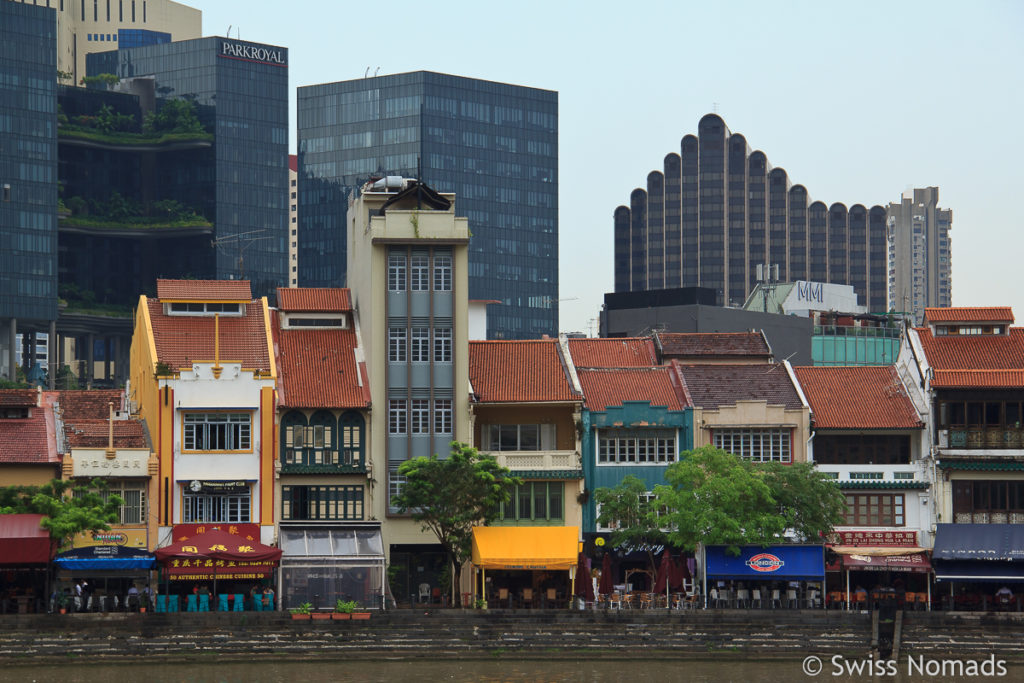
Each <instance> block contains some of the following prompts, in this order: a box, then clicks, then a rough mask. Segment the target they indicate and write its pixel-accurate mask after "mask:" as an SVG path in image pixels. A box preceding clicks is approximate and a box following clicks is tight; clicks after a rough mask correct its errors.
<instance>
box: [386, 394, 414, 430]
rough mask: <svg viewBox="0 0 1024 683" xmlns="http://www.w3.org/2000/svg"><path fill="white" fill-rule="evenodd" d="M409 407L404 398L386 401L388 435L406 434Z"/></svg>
mask: <svg viewBox="0 0 1024 683" xmlns="http://www.w3.org/2000/svg"><path fill="white" fill-rule="evenodd" d="M408 410H409V405H408V403H407V401H406V399H404V398H391V399H388V434H403V435H404V434H406V432H407V430H408Z"/></svg>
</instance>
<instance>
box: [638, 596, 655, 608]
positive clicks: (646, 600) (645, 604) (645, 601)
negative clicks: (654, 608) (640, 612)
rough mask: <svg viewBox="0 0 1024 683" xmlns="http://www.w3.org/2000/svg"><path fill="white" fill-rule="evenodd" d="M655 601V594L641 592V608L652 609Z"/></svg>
mask: <svg viewBox="0 0 1024 683" xmlns="http://www.w3.org/2000/svg"><path fill="white" fill-rule="evenodd" d="M653 603H654V596H653V595H652V594H651V593H641V594H640V609H650V608H651V605H652V604H653Z"/></svg>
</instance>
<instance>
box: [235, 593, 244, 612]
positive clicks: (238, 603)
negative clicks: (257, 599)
mask: <svg viewBox="0 0 1024 683" xmlns="http://www.w3.org/2000/svg"><path fill="white" fill-rule="evenodd" d="M234 611H235V612H243V611H245V596H244V595H242V594H241V593H235V605H234Z"/></svg>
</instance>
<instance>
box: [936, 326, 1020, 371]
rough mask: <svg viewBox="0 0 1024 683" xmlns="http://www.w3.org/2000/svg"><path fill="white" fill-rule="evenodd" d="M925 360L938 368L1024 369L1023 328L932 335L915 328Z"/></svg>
mask: <svg viewBox="0 0 1024 683" xmlns="http://www.w3.org/2000/svg"><path fill="white" fill-rule="evenodd" d="M917 333H918V336H919V337H920V339H921V346H922V348H923V349H924V353H925V357H926V358H927V359H928V364H929V365H931V366H932V368H934V369H935V370H936V371H938V370H1021V369H1024V328H1022V327H1011V328H1010V329H1009V334H1007V335H997V334H984V335H959V334H957V335H949V336H938V337H936V336H934V335H933V334H932V333H931V330H929V329H928V328H917Z"/></svg>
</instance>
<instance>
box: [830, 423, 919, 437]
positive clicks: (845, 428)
mask: <svg viewBox="0 0 1024 683" xmlns="http://www.w3.org/2000/svg"><path fill="white" fill-rule="evenodd" d="M924 427H925V424H924V423H923V422H918V423H917V424H915V425H904V426H895V427H876V426H871V427H868V426H864V425H850V426H838V427H836V426H828V427H822V426H820V425H817V424H812V425H811V429H813V430H814V431H815V432H818V433H821V432H828V433H832V432H857V433H858V434H862V433H864V432H868V433H870V432H908V431H913V430H915V429H924ZM836 436H843V435H842V434H836ZM850 436H854V435H853V434H851V435H850Z"/></svg>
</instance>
